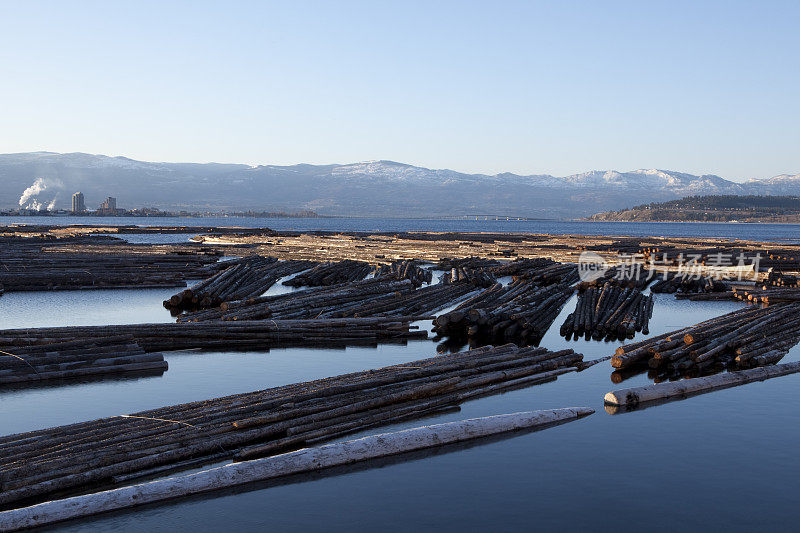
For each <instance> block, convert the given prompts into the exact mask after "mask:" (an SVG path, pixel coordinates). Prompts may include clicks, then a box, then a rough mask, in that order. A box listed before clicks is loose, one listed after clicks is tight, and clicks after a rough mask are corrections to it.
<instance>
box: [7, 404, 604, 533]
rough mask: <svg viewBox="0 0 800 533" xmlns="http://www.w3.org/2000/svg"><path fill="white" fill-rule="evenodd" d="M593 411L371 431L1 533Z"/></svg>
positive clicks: (26, 518) (20, 517)
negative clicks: (392, 430) (364, 435)
mask: <svg viewBox="0 0 800 533" xmlns="http://www.w3.org/2000/svg"><path fill="white" fill-rule="evenodd" d="M592 413H594V410H592V409H589V408H588V407H570V408H564V409H552V410H543V411H529V412H521V413H512V414H507V415H496V416H488V417H484V418H473V419H469V420H462V421H458V422H448V423H444V424H436V425H432V426H423V427H418V428H413V429H407V430H403V431H396V432H392V433H383V434H379V435H370V436H368V437H363V438H360V439H355V440H351V441H346V442H339V443H334V444H328V445H325V446H320V447H319V448H306V449H303V450H298V451H296V452H291V453H286V454H282V455H278V456H275V457H269V458H265V459H256V460H253V461H245V462H239V463H232V464H228V465H225V466H221V467H217V468H212V469H209V470H205V471H202V472H198V473H196V474H191V475H187V476H180V477H174V478H168V479H164V480H159V481H153V482H151V483H144V484H140V485H133V486H130V487H122V488H119V489H114V490H110V491H106V492H100V493H96V494H87V495H84V496H76V497H73V498H67V499H65V500H55V501H50V502H45V503H41V504H38V505H34V506H31V507H25V508H22V509H14V510H11V511H5V512H0V531H18V530H20V529H27V528H32V527H39V526H44V525H47V524H53V523H56V522H61V521H64V520H70V519H73V518H81V517H87V516H92V515H96V514H100V513H104V512H108V511H115V510H120V509H128V508H131V507H135V506H138V505H143V504H148V503H154V502H162V501H166V500H171V499H175V498H179V497H182V496H188V495H191V494H199V493H204V492H209V491H213V490H218V489H222V488H227V487H234V486H238V485H243V484H246V483H252V482H254V481H264V480H268V479H274V478H277V477H282V476H287V475H291V474H299V473H303V472H312V471H318V470H323V469H326V468H331V467H334V466H341V465H348V464H352V463H356V462H360V461H366V460H369V459H376V458H380V457H388V456H392V455H397V454H401V453H406V452H412V451H416V450H422V449H426V448H433V447H436V446H443V445H446V444H451V443H456V442H463V441H466V440H472V439H477V438H480V437H486V436H491V435H497V434H501V433H507V432H510V431H515V430H520V429H535V428H544V427H548V426H551V425H555V424H559V423H565V422H570V421H573V420H577V419H578V418H581V417H584V416H588V415H590V414H592Z"/></svg>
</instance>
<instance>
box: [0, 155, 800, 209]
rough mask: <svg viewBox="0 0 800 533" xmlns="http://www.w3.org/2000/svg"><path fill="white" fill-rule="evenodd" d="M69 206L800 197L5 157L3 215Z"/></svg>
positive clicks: (612, 178) (715, 186) (503, 176)
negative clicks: (75, 196)
mask: <svg viewBox="0 0 800 533" xmlns="http://www.w3.org/2000/svg"><path fill="white" fill-rule="evenodd" d="M38 178H43V179H44V180H45V182H46V183H47V185H48V188H47V189H46V191H47V192H46V193H43V194H44V196H43V197H42V198H39V200H40V201H42V200H44V201H46V202H50V201H51V200H53V199H55V200H56V207H58V208H65V207H68V205H69V198H70V196H71V194H72V193H73V192H75V191H82V192H83V193H84V195H85V196H86V203H87V206H89V207H90V208H92V207H94V206H96V205H97V204H99V202H100V201H102V199H103V198H105V197H106V196H115V197H117V198H118V199H119V205H120V206H121V207H127V208H133V207H142V206H151V207H158V208H162V209H197V210H200V209H202V210H205V209H212V210H242V209H263V210H278V209H284V210H294V209H319V212H320V213H321V214H331V215H364V216H366V215H377V216H439V215H460V214H470V213H475V212H480V213H506V214H509V215H515V216H541V217H578V216H584V215H591V214H594V213H597V212H600V211H608V210H614V209H622V208H625V207H630V206H632V205H637V204H641V203H649V202H653V201H664V200H670V199H675V198H681V197H684V196H690V195H704V194H800V175H782V176H776V177H774V178H770V179H767V180H751V181H749V182H746V183H736V182H732V181H729V180H726V179H724V178H721V177H719V176H713V175H703V176H695V175H692V174H687V173H682V172H674V171H669V170H659V169H639V170H633V171H629V172H619V171H615V170H609V171H602V170H595V171H589V172H584V173H580V174H574V175H571V176H564V177H557V176H550V175H547V174H535V175H519V174H512V173H500V174H494V175H487V174H466V173H461V172H457V171H454V170H448V169H428V168H424V167H418V166H413V165H408V164H404V163H398V162H394V161H386V160H381V161H365V162H359V163H352V164H344V165H310V164H299V165H288V166H281V165H260V166H255V167H254V166H250V165H237V164H218V163H205V164H199V163H150V162H145V161H136V160H133V159H129V158H126V157H110V156H104V155H91V154H83V153H70V154H58V153H53V152H33V153H26V154H5V155H2V154H0V183H2V185H3V187H0V208H12V207H14V206H16V205H17V204H18V199H19V197H20V195H21V194H22V192H23V191H24V190H26V188H28V187H30V186H31V184H32V183H33V182H34V180H36V179H38Z"/></svg>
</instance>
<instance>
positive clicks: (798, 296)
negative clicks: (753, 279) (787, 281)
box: [731, 287, 800, 304]
mask: <svg viewBox="0 0 800 533" xmlns="http://www.w3.org/2000/svg"><path fill="white" fill-rule="evenodd" d="M731 295H732V297H733V298H735V299H737V300H742V301H745V302H751V303H756V304H774V303H780V302H800V289H798V288H773V287H746V288H740V287H736V288H734V289H733V290H732V291H731Z"/></svg>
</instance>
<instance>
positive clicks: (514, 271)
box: [492, 257, 579, 284]
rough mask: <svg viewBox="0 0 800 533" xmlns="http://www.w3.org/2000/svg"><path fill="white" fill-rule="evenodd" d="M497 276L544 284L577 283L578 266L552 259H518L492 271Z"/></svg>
mask: <svg viewBox="0 0 800 533" xmlns="http://www.w3.org/2000/svg"><path fill="white" fill-rule="evenodd" d="M492 272H493V273H494V274H495V275H497V276H514V278H521V279H526V280H529V281H533V282H537V283H542V284H556V283H559V284H563V283H569V284H572V283H576V282H577V281H578V279H579V278H578V266H577V265H576V264H575V263H559V262H557V261H553V260H552V259H548V258H544V257H539V258H536V259H517V260H515V261H511V262H509V263H505V264H503V265H500V266H497V267H495V268H493V269H492Z"/></svg>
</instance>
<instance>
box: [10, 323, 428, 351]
mask: <svg viewBox="0 0 800 533" xmlns="http://www.w3.org/2000/svg"><path fill="white" fill-rule="evenodd" d="M415 319H416V317H401V316H397V317H375V318H346V319H328V320H264V321H241V322H236V323H229V322H225V323H222V322H218V321H214V322H199V323H196V324H195V323H192V324H180V323H178V324H175V323H172V324H123V325H114V326H67V327H51V328H31V329H7V330H0V345H5V346H6V347H9V348H10V349H9V350H6V351H8V352H10V353H15V352H13V351H12V349H18V347H29V346H35V345H40V344H50V343H60V342H66V341H74V340H77V339H82V340H84V341H85V342H90V341H95V340H98V339H100V340H102V339H104V338H107V337H119V336H126V337H131V338H132V339H133V340H134V341H135V342H136V343H137V344H139V346H141V347H142V348H143V349H144V350H145V352H159V351H169V350H185V349H191V348H200V349H225V350H259V351H266V350H269V349H270V348H284V347H317V346H319V347H339V346H357V345H358V346H360V345H369V346H372V345H375V344H377V343H379V342H403V341H405V340H407V339H417V338H427V336H428V335H427V333H426V332H425V331H414V330H416V329H417V328H416V326H411V325H410V322H412V321H413V320H415Z"/></svg>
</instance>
